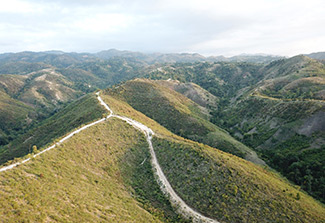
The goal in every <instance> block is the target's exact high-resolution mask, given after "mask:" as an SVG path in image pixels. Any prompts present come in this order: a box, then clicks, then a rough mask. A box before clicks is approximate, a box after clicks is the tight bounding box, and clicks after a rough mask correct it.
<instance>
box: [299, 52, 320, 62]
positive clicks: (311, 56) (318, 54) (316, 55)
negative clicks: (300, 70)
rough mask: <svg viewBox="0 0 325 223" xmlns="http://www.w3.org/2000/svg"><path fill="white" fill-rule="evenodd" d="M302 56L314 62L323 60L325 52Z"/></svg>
mask: <svg viewBox="0 0 325 223" xmlns="http://www.w3.org/2000/svg"><path fill="white" fill-rule="evenodd" d="M304 55H305V56H307V57H310V58H313V59H316V60H325V52H317V53H311V54H304Z"/></svg>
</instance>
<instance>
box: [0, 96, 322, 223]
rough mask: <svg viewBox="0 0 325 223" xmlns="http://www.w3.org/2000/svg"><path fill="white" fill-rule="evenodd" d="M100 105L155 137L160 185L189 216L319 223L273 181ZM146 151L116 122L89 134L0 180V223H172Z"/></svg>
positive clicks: (128, 112) (117, 104)
mask: <svg viewBox="0 0 325 223" xmlns="http://www.w3.org/2000/svg"><path fill="white" fill-rule="evenodd" d="M102 97H103V99H104V100H105V101H106V102H107V103H108V104H109V105H110V107H111V108H112V109H113V111H114V112H116V113H117V114H120V115H125V116H128V117H131V118H133V119H135V120H138V121H140V122H142V123H144V124H146V125H148V126H149V127H150V128H152V129H153V130H154V131H155V132H156V137H155V139H154V144H155V148H156V152H157V156H158V159H159V161H160V163H161V165H162V167H163V169H164V171H165V173H166V175H167V177H168V179H169V180H170V181H171V183H172V186H173V187H174V188H175V189H176V191H177V192H178V193H179V194H180V195H181V197H183V198H184V199H185V200H186V202H188V203H189V204H191V206H193V207H194V208H195V209H198V210H200V211H202V212H203V213H205V214H207V215H211V216H213V217H215V218H217V219H218V220H221V221H222V222H223V221H250V222H252V221H254V220H255V221H259V222H263V221H266V220H268V219H270V220H278V221H289V220H290V221H301V222H317V221H324V220H325V216H324V213H325V212H324V206H322V205H321V204H319V203H317V202H315V200H313V199H312V198H311V197H309V196H307V195H305V194H304V193H303V192H300V191H298V190H297V189H295V188H294V187H293V186H291V185H290V184H289V183H288V182H286V181H284V180H282V179H281V178H279V177H278V176H277V175H275V174H273V173H270V172H268V171H267V170H265V169H263V168H261V167H258V166H255V165H253V164H252V163H250V162H247V161H245V160H242V159H240V158H238V157H235V156H232V155H230V154H227V153H224V152H221V151H219V150H216V149H214V148H210V147H207V146H204V145H202V144H198V143H196V142H192V141H190V140H186V139H183V138H181V137H179V136H176V135H174V134H172V133H170V132H169V131H168V130H166V129H165V128H163V127H162V126H160V125H159V124H158V123H156V122H155V121H153V120H151V119H149V118H148V117H146V116H145V115H143V114H142V113H140V112H138V111H136V110H134V109H133V108H132V107H131V106H129V105H128V104H126V103H125V102H123V101H119V100H117V99H116V98H113V97H111V96H107V95H106V96H105V95H103V96H102ZM147 146H148V145H147V143H146V141H145V139H144V137H143V135H142V134H141V133H140V132H139V131H137V130H135V129H134V128H133V127H131V126H129V125H126V124H125V123H124V122H122V121H119V120H116V119H112V120H109V121H108V122H105V123H103V124H99V125H96V126H94V127H91V128H89V129H87V130H85V131H83V132H81V133H79V134H77V135H75V136H74V137H73V138H71V139H69V140H68V141H66V142H65V143H63V144H62V145H61V146H59V147H57V148H55V149H54V150H51V151H49V152H47V153H45V154H42V155H41V156H39V157H37V158H35V159H33V160H32V161H30V162H28V163H26V164H23V165H20V166H19V167H17V168H15V169H13V170H10V171H7V172H3V173H1V174H0V216H2V220H4V221H5V222H16V221H22V220H25V221H28V220H29V221H34V222H35V221H38V222H40V221H59V222H62V221H66V222H71V221H73V222H77V221H79V222H80V221H82V222H100V221H103V222H104V221H105V222H129V221H132V222H153V221H158V219H160V220H162V221H168V220H170V221H173V220H176V221H180V220H179V219H178V216H177V215H175V214H173V212H172V210H171V207H170V205H169V203H168V202H167V201H166V200H165V199H164V198H163V196H162V194H161V192H159V190H158V189H157V185H156V184H155V183H153V182H154V181H153V174H152V171H151V166H150V165H149V157H148V152H147ZM146 157H148V158H147V160H146V161H145V162H144V163H143V165H141V163H142V162H143V160H144V159H145V158H146ZM195 163H196V164H195ZM180 185H181V187H180ZM193 188H194V190H193ZM283 190H285V191H284V192H283ZM297 193H299V196H300V198H299V200H298V198H297ZM131 194H132V196H131ZM136 200H137V201H136ZM211 200H212V201H213V203H209V204H208V206H206V205H207V202H210V201H211ZM193 201H195V202H194V203H193ZM210 206H212V207H210ZM206 207H208V208H206ZM144 209H146V210H148V211H149V212H150V213H152V214H149V213H148V212H147V211H145V210H144ZM202 209H204V210H202ZM154 216H155V217H154Z"/></svg>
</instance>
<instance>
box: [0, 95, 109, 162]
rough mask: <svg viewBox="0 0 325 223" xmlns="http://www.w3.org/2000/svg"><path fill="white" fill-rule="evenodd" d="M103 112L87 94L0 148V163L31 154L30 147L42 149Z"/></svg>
mask: <svg viewBox="0 0 325 223" xmlns="http://www.w3.org/2000/svg"><path fill="white" fill-rule="evenodd" d="M104 113H105V110H104V109H103V108H102V106H100V105H99V104H98V100H97V99H96V97H95V95H93V94H88V95H86V96H84V97H82V98H80V99H78V100H76V101H75V102H73V103H72V104H70V105H68V106H66V107H65V108H63V109H62V110H60V111H59V112H57V113H56V114H54V115H53V116H51V117H50V118H48V119H45V120H44V121H42V122H41V123H40V124H38V125H37V126H35V127H34V128H33V129H31V130H29V131H28V132H27V133H25V134H23V135H21V136H20V137H17V138H16V139H14V140H13V141H12V142H11V143H10V144H8V145H6V146H3V147H0V163H1V164H2V163H4V162H6V161H8V160H11V159H13V158H15V157H20V156H23V155H26V154H27V153H30V152H32V146H33V145H36V146H37V147H43V146H45V145H46V144H48V143H50V142H52V141H53V140H55V139H56V138H58V137H60V136H63V135H64V134H66V133H68V132H70V131H71V130H72V129H74V128H76V127H79V126H80V125H82V124H85V123H88V122H91V121H93V120H96V119H99V118H101V117H102V115H103V114H104Z"/></svg>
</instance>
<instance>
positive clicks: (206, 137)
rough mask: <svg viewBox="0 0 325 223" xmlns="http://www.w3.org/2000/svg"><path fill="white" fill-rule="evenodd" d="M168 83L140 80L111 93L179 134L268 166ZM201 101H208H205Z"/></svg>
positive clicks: (121, 86) (129, 82)
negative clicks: (167, 85)
mask: <svg viewBox="0 0 325 223" xmlns="http://www.w3.org/2000/svg"><path fill="white" fill-rule="evenodd" d="M166 84H168V81H167V82H166V81H165V82H164V81H150V80H146V79H136V80H133V81H128V82H126V83H124V84H122V85H119V86H118V87H115V88H112V90H110V91H109V93H110V94H113V95H116V96H117V97H119V98H121V99H122V100H125V101H126V102H127V103H129V104H130V105H131V106H132V107H134V108H135V109H137V110H139V111H141V112H142V113H144V114H145V115H147V116H148V117H150V118H152V119H154V120H155V121H157V122H159V123H160V124H161V125H162V126H164V127H166V128H167V129H169V130H170V131H172V132H173V133H175V134H177V135H180V136H182V137H185V138H188V139H192V140H194V141H198V142H202V143H205V144H208V145H210V146H213V147H216V148H219V149H221V150H223V151H226V152H229V153H232V154H235V155H237V156H240V157H243V158H246V159H248V160H250V161H252V162H255V163H258V164H263V163H264V162H263V161H262V160H260V159H259V158H258V157H257V156H256V154H255V153H254V152H253V151H252V150H251V149H249V148H248V147H246V146H245V145H243V144H242V143H240V142H238V141H237V140H235V139H234V138H232V137H231V136H230V135H229V134H228V133H227V132H226V131H224V130H222V129H220V128H219V127H217V126H216V125H214V124H212V123H211V122H209V121H208V118H209V116H208V115H206V112H204V111H202V110H203V109H204V108H202V107H201V106H199V105H198V104H196V103H195V102H194V101H192V100H190V99H188V98H187V97H185V96H183V95H181V94H180V93H178V92H176V91H174V90H172V89H170V88H168V87H165V85H166ZM196 87H198V86H196ZM202 91H203V89H202ZM200 101H204V99H202V98H201V99H200Z"/></svg>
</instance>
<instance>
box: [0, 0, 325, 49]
mask: <svg viewBox="0 0 325 223" xmlns="http://www.w3.org/2000/svg"><path fill="white" fill-rule="evenodd" d="M0 3H1V4H2V6H1V7H0V51H1V52H5V51H22V50H26V49H29V50H35V51H38V50H43V49H45V50H46V49H48V50H49V49H54V48H55V49H61V50H66V51H92V52H94V51H100V50H104V49H107V48H120V49H129V50H138V51H146V52H157V51H160V52H180V51H182V52H189V51H190V52H199V53H202V54H225V55H232V54H237V53H255V52H256V53H260V52H264V53H274V54H284V55H292V54H296V53H308V52H311V51H324V50H325V49H324V44H322V43H324V42H325V30H324V29H323V25H324V24H325V14H324V11H325V2H324V1H323V0H309V1H302V0H295V1H293V0H246V1H239V0H228V1H219V0H177V1H175V0H158V1H149V0H133V1H131V0H123V1H120V0H111V1H105V0H92V1H87V0H70V1H63V0H51V1H50V0H43V1H41V2H40V1H37V0H25V1H23V0H10V1H2V0H0Z"/></svg>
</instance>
